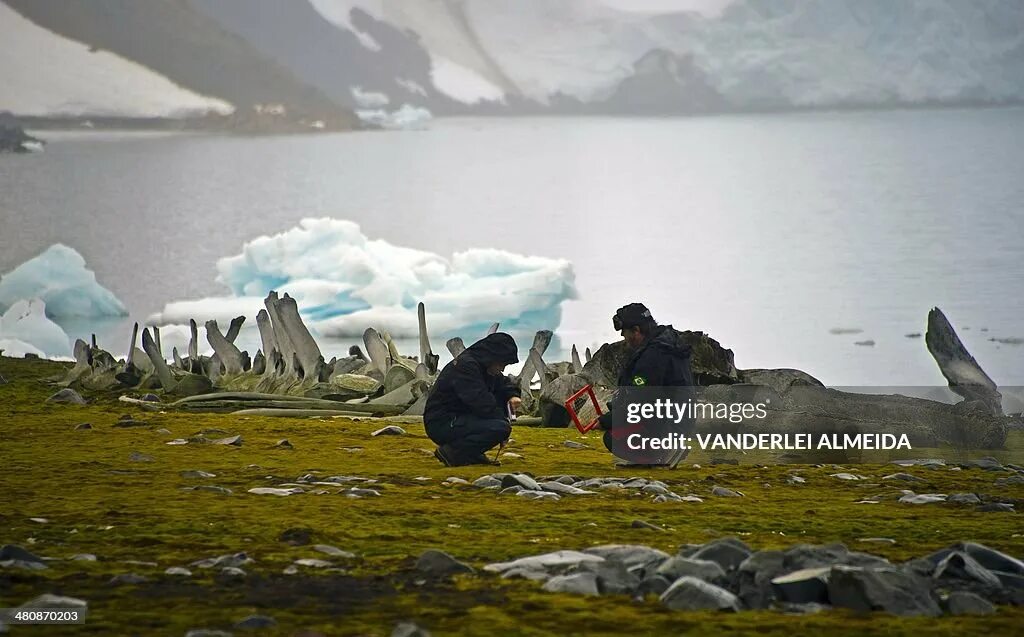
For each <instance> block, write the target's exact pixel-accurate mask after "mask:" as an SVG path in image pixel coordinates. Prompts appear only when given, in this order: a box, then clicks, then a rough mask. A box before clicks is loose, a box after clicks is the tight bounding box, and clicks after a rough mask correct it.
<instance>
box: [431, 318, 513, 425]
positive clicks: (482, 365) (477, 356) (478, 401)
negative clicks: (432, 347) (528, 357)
mask: <svg viewBox="0 0 1024 637" xmlns="http://www.w3.org/2000/svg"><path fill="white" fill-rule="evenodd" d="M518 362H519V356H518V348H517V347H516V342H515V340H514V339H513V338H512V337H511V336H509V335H508V334H505V333H503V332H495V333H494V334H488V335H487V336H486V337H485V338H483V339H482V340H479V341H477V342H476V343H473V344H472V345H471V346H469V347H468V348H466V350H465V351H464V352H462V353H461V354H459V356H458V357H457V358H456V359H455V360H453V361H452V362H450V363H448V364H447V365H445V367H444V369H442V370H441V373H440V374H438V376H437V381H435V382H434V386H433V387H432V388H431V391H430V396H429V397H428V398H427V404H426V406H425V407H424V410H423V422H424V423H425V424H426V425H427V426H430V425H431V424H448V423H450V422H451V420H452V419H453V418H454V417H456V416H460V415H463V414H473V415H475V416H479V417H481V418H502V417H504V416H505V403H507V402H508V399H509V398H512V397H513V396H518V395H519V388H518V387H516V386H515V385H513V384H512V382H511V381H510V380H509V379H508V378H506V377H505V376H503V375H501V374H499V375H497V376H492V375H491V374H488V373H487V366H488V365H490V364H492V363H505V364H513V363H518Z"/></svg>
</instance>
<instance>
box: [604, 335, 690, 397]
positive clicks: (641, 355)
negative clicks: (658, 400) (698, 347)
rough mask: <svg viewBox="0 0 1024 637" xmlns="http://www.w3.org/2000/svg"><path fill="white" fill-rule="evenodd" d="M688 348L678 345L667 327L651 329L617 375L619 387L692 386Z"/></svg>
mask: <svg viewBox="0 0 1024 637" xmlns="http://www.w3.org/2000/svg"><path fill="white" fill-rule="evenodd" d="M690 356H691V350H690V346H689V345H687V344H686V343H680V342H679V339H678V337H677V336H676V331H675V330H674V329H672V326H671V325H659V326H657V327H655V328H654V331H653V332H652V333H651V337H650V338H648V339H647V341H646V342H644V344H643V345H641V346H640V347H638V348H637V350H636V351H635V352H633V355H632V356H631V357H630V358H629V360H628V361H627V362H626V364H625V365H623V366H622V371H621V372H620V373H619V380H618V383H617V384H618V386H619V387H628V386H633V387H642V386H645V387H680V386H687V387H689V386H692V385H693V372H692V371H691V370H690Z"/></svg>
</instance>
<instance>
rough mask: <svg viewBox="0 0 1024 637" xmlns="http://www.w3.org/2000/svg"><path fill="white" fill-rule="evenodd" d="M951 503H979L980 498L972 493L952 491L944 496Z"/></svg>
mask: <svg viewBox="0 0 1024 637" xmlns="http://www.w3.org/2000/svg"><path fill="white" fill-rule="evenodd" d="M946 502H949V503H951V504H981V498H979V497H978V496H977V495H975V494H973V493H954V494H952V495H950V496H949V497H948V498H946Z"/></svg>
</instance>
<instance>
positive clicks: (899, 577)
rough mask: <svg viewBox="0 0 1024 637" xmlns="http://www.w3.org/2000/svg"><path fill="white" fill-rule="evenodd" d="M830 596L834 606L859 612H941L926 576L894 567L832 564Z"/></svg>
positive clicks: (930, 614) (907, 614) (829, 585)
mask: <svg viewBox="0 0 1024 637" xmlns="http://www.w3.org/2000/svg"><path fill="white" fill-rule="evenodd" d="M828 597H829V601H830V602H831V603H832V605H833V606H838V607H841V608H849V609H852V610H855V611H858V612H868V611H873V610H883V611H886V612H889V613H892V614H894V615H901V616H914V615H923V616H928V617H935V616H938V615H940V614H941V613H942V611H941V609H940V608H939V605H938V604H937V603H936V602H935V600H934V599H932V596H931V589H930V587H929V585H928V583H927V580H924V579H923V578H919V577H915V576H914V575H911V574H909V573H906V572H904V571H900V570H897V569H894V568H862V567H857V566H843V565H838V566H834V567H832V572H831V575H830V577H829V581H828Z"/></svg>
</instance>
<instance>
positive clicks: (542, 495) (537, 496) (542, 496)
mask: <svg viewBox="0 0 1024 637" xmlns="http://www.w3.org/2000/svg"><path fill="white" fill-rule="evenodd" d="M516 495H517V496H519V497H520V498H525V499H527V500H561V499H562V496H560V495H558V494H557V493H549V492H547V491H528V490H527V489H523V490H522V491H518V492H517V493H516Z"/></svg>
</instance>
